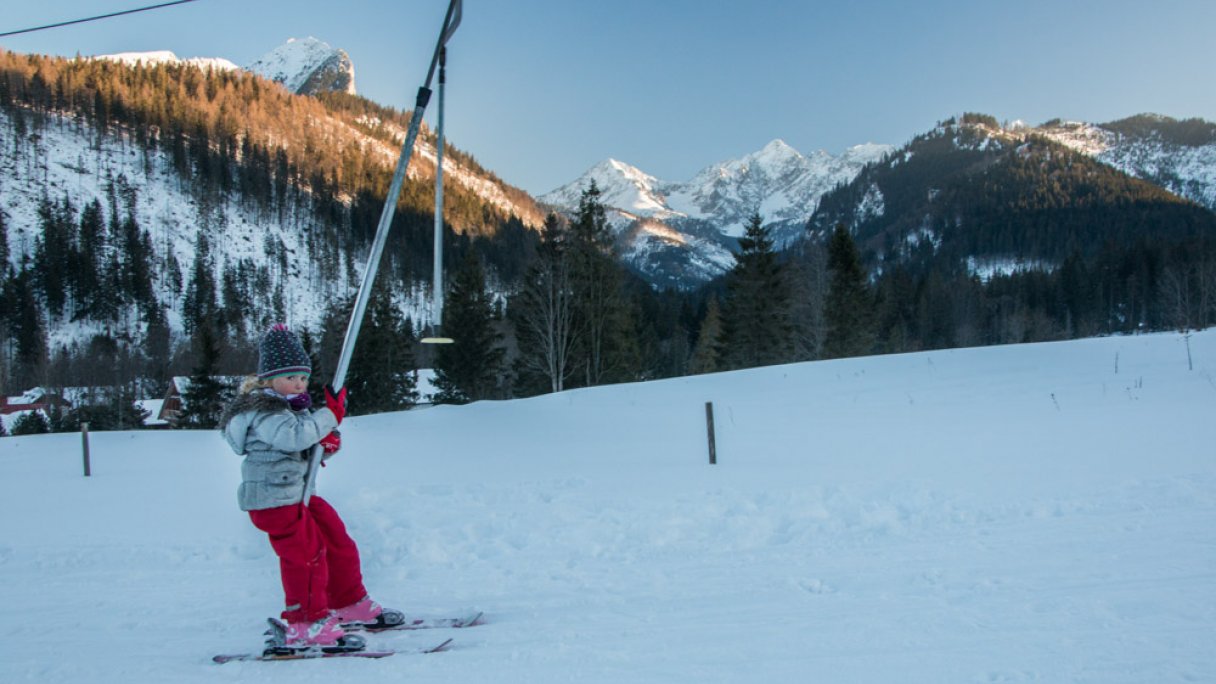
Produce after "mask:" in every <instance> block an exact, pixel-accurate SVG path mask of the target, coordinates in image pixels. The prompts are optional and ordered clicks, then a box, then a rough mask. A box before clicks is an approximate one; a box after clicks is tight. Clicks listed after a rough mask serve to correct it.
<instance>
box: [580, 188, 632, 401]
mask: <svg viewBox="0 0 1216 684" xmlns="http://www.w3.org/2000/svg"><path fill="white" fill-rule="evenodd" d="M600 194H601V193H600V190H599V187H598V186H597V185H596V184H595V181H591V184H590V185H589V186H588V187H587V189H586V190H584V191H583V194H582V197H581V198H580V199H579V209H578V214H577V215H576V216H575V219H574V223H573V224H572V226H571V230H570V238H571V240H570V256H571V263H572V266H573V269H572V274H573V284H574V304H575V316H576V318H575V320H576V321H577V326H578V331H579V333H578V334H579V338H580V340H581V344H580V345H579V347H578V358H577V360H576V364H577V365H578V366H579V367H580V368H581V374H582V377H581V380H582V382H583V384H585V385H587V386H593V385H600V384H603V383H605V382H616V381H622V380H627V379H632V377H631V375H632V371H633V370H634V369H633V368H631V367H630V360H631V359H630V358H629V354H628V352H629V350H630V348H631V344H633V343H635V342H636V341H635V340H631V339H629V336H630V334H631V333H632V330H631V329H630V328H631V325H630V323H631V321H630V320H629V308H628V302H627V300H626V298H625V297H624V295H623V293H622V291H621V290H622V284H621V283H622V275H621V267H620V266H619V265H618V264H617V262H616V259H615V256H614V254H613V250H614V245H613V237H612V232H611V230H610V226H609V225H608V218H607V213H606V212H605V209H604V205H603V203H602V201H601V200H600Z"/></svg>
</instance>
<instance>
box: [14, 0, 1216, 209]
mask: <svg viewBox="0 0 1216 684" xmlns="http://www.w3.org/2000/svg"><path fill="white" fill-rule="evenodd" d="M154 1H155V0H88V1H85V0H58V1H56V2H31V1H28V0H0V10H2V11H0V31H6V30H12V29H18V28H25V27H27V26H32V25H38V24H44V23H51V22H55V21H62V20H67V19H73V18H77V17H81V16H87V15H90V14H99V13H103V12H110V11H117V10H122V9H130V8H133V7H140V6H144V5H149V4H154ZM446 7H447V2H446V0H396V1H372V0H345V1H339V0H326V1H319V0H199V1H198V2H196V3H193V4H189V5H183V6H180V7H172V8H168V9H163V10H158V11H154V12H148V13H144V14H138V15H132V16H127V17H120V18H115V19H108V20H104V21H100V22H95V23H91V24H83V25H78V26H72V27H67V28H60V29H53V30H50V31H45V32H41V33H35V34H29V35H25V36H18V37H12V38H4V39H0V46H2V47H5V48H7V49H9V50H14V51H17V52H38V53H44V54H56V55H67V56H71V55H74V54H76V53H80V54H82V55H93V54H104V53H108V52H124V51H142V50H172V51H174V52H176V53H177V54H178V55H179V56H181V57H225V58H227V59H230V60H232V61H233V62H236V63H237V64H242V65H243V64H248V63H249V62H251V61H253V60H255V59H257V58H258V57H259V56H261V55H262V54H264V53H266V52H268V51H270V50H272V49H273V48H275V47H276V46H278V45H279V44H281V43H283V42H285V41H286V40H287V39H288V38H291V37H301V38H302V37H307V36H315V37H316V38H319V39H321V40H324V41H326V42H328V43H330V44H331V45H333V46H335V47H339V48H342V49H344V50H346V51H347V52H348V53H350V55H351V58H352V60H353V61H354V64H355V72H356V73H355V78H356V84H357V86H358V88H359V92H360V93H361V94H362V95H364V96H366V97H369V98H371V99H372V100H375V101H377V102H380V103H383V104H387V105H391V106H395V107H398V108H402V109H409V108H411V107H412V102H413V96H414V92H415V91H416V90H417V87H418V86H419V85H420V83H421V81H422V79H423V78H424V77H425V75H426V73H425V72H426V67H427V66H428V64H429V60H430V55H431V51H432V49H433V46H434V41H435V38H436V35H437V33H438V30H439V26H440V24H441V22H442V20H443V12H444V11H445V9H446ZM1214 28H1216V1H1213V0H1155V1H1154V2H1146V1H1144V0H1104V1H1099V0H1050V1H1049V0H1023V1H1022V2H1012V1H1010V0H1003V1H1000V2H997V1H991V2H990V1H987V0H931V1H926V2H909V1H907V0H855V1H851V2H820V1H818V0H787V1H785V2H780V1H777V0H741V1H738V2H735V1H728V0H669V1H664V0H599V1H598V2H591V1H588V0H565V1H558V0H465V3H464V23H463V24H462V25H461V28H460V30H459V31H458V32H457V34H456V36H455V37H454V38H453V40H452V42H451V44H450V56H449V88H448V111H447V124H448V134H449V139H450V140H451V141H452V142H453V143H454V144H456V145H457V146H458V147H460V148H462V149H464V150H466V151H468V152H470V153H472V154H473V155H474V156H476V157H477V158H478V160H479V161H481V162H482V163H483V164H484V165H485V166H487V167H488V168H490V169H491V170H493V171H495V172H496V173H498V174H499V175H500V176H501V177H502V178H503V179H504V180H506V181H507V182H509V183H512V184H515V185H519V186H521V187H523V188H524V189H526V190H528V191H530V192H533V193H542V192H546V191H548V190H551V189H553V188H555V187H556V186H558V185H561V184H563V183H566V182H568V181H570V180H573V179H574V178H576V177H577V176H578V175H580V174H581V173H582V172H583V171H585V170H586V169H587V168H588V167H590V166H592V165H593V164H595V163H597V162H599V161H601V160H603V159H605V158H607V157H615V158H617V159H620V160H622V161H625V162H628V163H631V164H634V165H635V166H638V167H640V168H642V169H643V170H645V171H647V172H649V173H652V174H654V175H656V176H659V177H660V178H664V179H667V180H686V179H688V178H690V177H691V176H692V175H693V174H694V173H695V172H696V171H698V170H699V169H701V168H702V167H704V166H706V165H709V164H712V163H714V162H717V161H721V160H724V159H730V158H734V157H738V156H741V155H743V154H746V153H748V152H751V151H754V150H757V149H759V148H760V147H762V146H763V145H764V144H765V143H767V142H768V141H769V140H772V139H773V138H782V139H784V140H785V141H786V142H788V143H789V144H791V145H793V146H794V147H795V148H797V149H799V150H801V151H803V152H811V151H813V150H816V149H825V150H827V151H828V152H831V153H833V154H838V153H839V152H841V151H842V150H844V149H845V148H847V147H849V146H851V145H856V144H859V143H864V142H879V143H891V144H902V143H904V142H906V141H908V140H909V139H910V138H912V137H913V136H914V135H917V134H919V133H921V132H924V131H925V130H927V129H929V128H930V127H932V126H933V125H934V124H935V123H936V122H937V121H939V120H941V119H944V118H947V117H949V116H951V115H953V114H955V113H958V112H962V111H977V112H984V113H988V114H992V115H994V116H996V117H997V118H998V119H1002V120H1013V119H1023V120H1025V121H1027V122H1028V123H1031V124H1037V123H1041V122H1043V121H1046V120H1048V119H1051V118H1055V117H1061V118H1066V119H1081V120H1086V121H1093V122H1105V121H1111V120H1114V119H1119V118H1123V117H1125V116H1130V115H1132V114H1137V113H1140V112H1157V113H1161V114H1166V115H1169V116H1173V117H1177V118H1187V117H1195V116H1197V117H1202V118H1205V119H1208V120H1216V69H1214V65H1216V47H1213V46H1216V40H1214V39H1213V38H1212V31H1213V29H1214ZM433 109H434V106H433V105H432V108H431V111H430V113H429V114H428V116H429V117H430V116H433Z"/></svg>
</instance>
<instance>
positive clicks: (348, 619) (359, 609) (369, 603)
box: [334, 596, 405, 632]
mask: <svg viewBox="0 0 1216 684" xmlns="http://www.w3.org/2000/svg"><path fill="white" fill-rule="evenodd" d="M334 615H335V616H337V618H338V623H339V624H341V625H342V627H344V628H347V629H362V630H367V631H369V632H375V631H379V630H382V629H393V628H394V627H400V626H401V625H402V624H404V623H405V614H404V613H402V612H401V611H398V610H385V609H384V608H381V607H380V604H379V603H376V602H375V601H373V600H372V599H371V597H370V596H364V597H363V598H362V599H359V600H358V601H356V602H355V603H352V604H350V605H349V606H346V607H345V608H339V609H337V610H335V611H334Z"/></svg>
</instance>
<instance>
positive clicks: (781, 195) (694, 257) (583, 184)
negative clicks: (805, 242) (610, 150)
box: [539, 115, 1216, 288]
mask: <svg viewBox="0 0 1216 684" xmlns="http://www.w3.org/2000/svg"><path fill="white" fill-rule="evenodd" d="M964 119H968V117H958V119H951V120H950V121H953V122H955V123H956V124H957V126H956V125H954V124H944V125H942V126H939V127H938V128H937V129H935V130H934V131H931V132H930V133H928V134H926V135H923V136H918V137H917V138H915V139H914V140H912V141H910V142H909V143H907V144H905V145H903V146H901V147H898V148H897V147H895V146H892V145H880V144H873V143H867V144H865V145H858V146H856V147H853V148H850V149H848V150H846V151H845V152H844V153H842V154H841V155H839V156H833V155H831V154H829V153H827V152H825V151H822V150H820V151H817V152H815V153H813V154H811V155H802V154H801V153H799V152H798V151H797V150H795V149H793V148H792V147H790V146H789V145H787V144H786V143H785V142H783V141H781V140H774V141H772V142H770V143H769V144H768V145H766V146H765V147H764V148H763V149H761V150H759V151H757V152H754V153H752V154H749V155H746V156H744V157H742V158H740V159H735V160H730V161H725V162H721V163H718V164H714V165H712V166H709V167H707V168H705V169H704V170H702V171H701V172H699V173H697V174H696V175H695V176H694V177H693V178H692V179H690V180H688V181H685V182H669V181H663V180H660V179H658V178H656V177H654V176H652V175H650V174H648V173H646V172H645V171H643V170H641V169H638V168H637V167H634V166H631V165H629V164H627V163H624V162H621V161H618V160H615V159H608V160H605V161H603V162H601V163H599V164H597V165H595V166H594V167H592V168H591V169H589V170H588V171H587V172H586V173H584V174H583V175H582V176H581V177H579V178H578V179H576V180H575V181H573V182H571V183H568V184H566V185H563V186H562V187H560V188H557V189H556V190H553V191H551V192H549V193H546V194H544V195H541V196H540V198H539V199H540V200H541V201H543V202H545V203H547V204H550V205H552V206H554V207H557V208H559V209H560V210H562V211H564V212H566V213H573V212H574V211H575V210H576V209H577V207H578V201H579V198H580V196H581V193H582V191H583V190H584V189H586V188H587V187H589V185H590V183H591V182H592V181H594V182H595V184H596V186H597V187H598V188H599V190H600V192H601V193H602V194H601V199H602V201H603V202H604V203H605V204H606V205H607V206H608V207H609V216H610V219H611V221H612V224H613V226H614V227H615V229H616V231H617V235H618V243H619V245H620V248H621V254H622V258H623V259H624V260H625V262H626V263H628V264H629V265H630V266H631V267H632V268H633V269H635V270H636V271H638V272H639V273H640V274H641V275H642V276H643V277H644V278H646V279H647V280H648V281H649V282H651V283H652V284H654V285H657V286H674V287H678V288H691V287H696V286H698V285H700V284H702V283H704V282H706V281H707V280H710V279H712V278H714V277H717V276H719V275H721V274H722V273H724V272H725V271H726V270H728V269H729V268H730V267H731V266H732V265H733V263H734V259H733V256H732V255H733V252H734V250H735V249H736V239H737V238H738V237H739V236H740V235H741V234H742V231H743V227H744V225H745V224H746V222H747V220H748V218H749V217H750V216H751V215H752V214H753V213H758V214H759V215H760V217H761V219H762V220H763V222H764V223H765V224H766V226H768V227H769V229H770V230H771V233H772V235H773V237H774V238H775V240H776V242H777V244H778V245H787V244H789V243H790V242H791V241H793V240H796V239H798V238H800V237H802V236H804V235H806V234H807V227H808V226H818V228H819V229H820V231H821V234H822V232H823V231H824V230H826V229H827V228H828V227H830V226H831V225H834V224H835V223H838V222H842V223H845V224H846V225H849V226H851V227H852V228H854V229H855V230H858V229H860V230H861V232H862V234H865V232H866V231H865V226H867V225H871V224H873V223H874V222H875V221H879V220H881V219H882V218H883V217H884V216H887V217H888V218H889V216H890V215H891V213H892V212H894V213H895V214H896V215H900V216H903V217H904V218H907V217H908V216H910V215H912V214H916V215H917V216H921V217H922V218H923V217H924V216H925V215H926V214H917V213H916V212H917V211H921V209H923V208H921V209H915V210H914V209H913V208H912V207H911V206H910V205H908V206H899V207H894V208H892V207H888V201H887V198H888V197H889V196H901V195H905V194H907V193H908V192H909V191H910V186H915V185H917V184H918V183H919V182H920V181H919V180H918V181H911V180H909V178H910V177H909V176H908V175H901V174H892V173H884V171H883V170H882V169H880V167H882V166H883V165H884V164H885V165H887V166H888V167H889V169H887V170H888V171H889V170H890V169H893V168H896V167H898V166H899V165H900V164H902V163H905V162H907V161H909V160H911V159H912V158H913V157H914V156H916V155H917V154H924V153H925V152H926V150H927V149H928V148H929V147H932V145H928V143H927V141H928V140H931V139H939V138H949V139H950V141H951V144H950V145H949V149H941V148H937V149H935V150H934V153H933V156H934V158H939V159H947V158H954V159H955V161H957V160H958V159H959V158H961V157H962V156H967V155H970V154H972V153H977V152H979V153H988V154H987V155H984V154H981V156H985V157H986V158H987V157H991V156H992V155H993V154H995V153H997V152H998V151H1000V150H1002V149H1013V148H1014V147H1016V146H1018V145H1021V144H1025V143H1027V142H1028V141H1031V140H1043V141H1048V142H1049V143H1052V144H1055V145H1059V146H1060V147H1061V148H1062V149H1064V150H1071V151H1074V152H1076V153H1078V154H1080V155H1082V156H1084V157H1086V158H1089V159H1092V160H1093V161H1094V162H1096V163H1100V164H1101V165H1102V166H1103V167H1106V168H1109V169H1113V170H1114V171H1116V172H1118V173H1120V174H1125V175H1126V176H1128V177H1130V178H1135V179H1140V180H1143V181H1145V182H1147V183H1151V184H1153V185H1155V186H1158V187H1161V188H1164V189H1165V190H1168V191H1169V192H1170V193H1173V194H1175V195H1177V196H1179V197H1183V198H1186V199H1188V200H1191V201H1192V202H1195V203H1196V204H1198V205H1200V206H1203V207H1205V208H1207V209H1208V210H1216V125H1214V124H1210V123H1207V122H1204V121H1201V120H1185V121H1177V120H1174V119H1171V118H1169V117H1165V116H1160V115H1140V116H1136V117H1131V118H1129V119H1124V120H1121V121H1116V122H1111V123H1107V124H1090V123H1084V122H1065V121H1059V120H1054V121H1049V122H1047V123H1045V124H1043V125H1041V126H1037V127H1031V126H1027V125H1026V124H1024V123H1022V122H1013V123H1011V124H1008V125H1001V124H999V123H998V122H997V121H996V120H995V119H994V118H992V117H988V116H982V115H972V116H971V117H970V118H969V119H968V120H966V121H964ZM949 164H950V162H947V166H948V165H949ZM981 166H982V163H981ZM968 178H971V179H974V178H975V177H974V176H970V175H966V174H964V175H963V176H961V177H960V178H958V179H955V181H959V182H961V181H962V180H963V179H968ZM879 179H880V180H879ZM837 189H839V191H840V195H841V196H847V197H849V198H850V199H849V200H848V201H847V206H845V207H841V206H840V204H841V201H840V200H839V199H838V200H837V201H834V202H833V206H832V208H831V209H830V210H826V211H823V212H820V211H819V209H820V203H821V200H822V199H823V198H824V196H825V195H827V194H829V193H830V192H832V191H834V190H837ZM922 191H923V193H924V194H925V196H926V197H927V196H928V195H930V194H934V193H940V188H932V187H927V186H926V187H924V188H920V189H918V190H917V191H916V192H922ZM935 196H936V195H935ZM901 212H903V213H901ZM908 212H911V214H909V213H908ZM931 233H932V231H931V230H929V229H925V230H923V231H920V232H918V231H916V230H913V231H911V235H912V236H911V237H905V243H906V242H907V241H908V240H911V241H912V242H913V243H915V242H916V241H917V240H918V239H919V238H918V237H916V236H917V235H928V234H931ZM968 256H969V257H972V258H973V262H974V263H977V264H991V263H993V262H994V260H996V261H998V262H1001V263H1004V264H1005V266H1006V267H1007V268H1012V267H1014V266H1012V264H1016V263H1022V264H1023V265H1024V264H1025V263H1031V262H1033V260H1031V261H1030V262H1028V261H1024V259H1025V258H1027V257H1025V256H1024V255H999V256H994V255H987V256H985V257H983V258H978V257H977V255H968ZM1019 259H1023V261H1021V262H1019ZM1034 263H1040V262H1034ZM977 268H980V267H977Z"/></svg>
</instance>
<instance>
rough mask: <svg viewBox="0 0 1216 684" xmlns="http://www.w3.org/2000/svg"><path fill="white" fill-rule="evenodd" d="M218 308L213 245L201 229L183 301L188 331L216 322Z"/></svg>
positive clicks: (183, 319) (184, 322) (184, 320)
mask: <svg viewBox="0 0 1216 684" xmlns="http://www.w3.org/2000/svg"><path fill="white" fill-rule="evenodd" d="M218 308H219V305H218V303H217V302H216V288H215V274H214V271H213V270H212V263H211V245H210V242H209V241H208V240H207V235H206V233H204V232H203V231H202V230H199V232H198V240H197V242H196V244H195V249H194V265H193V267H192V268H191V269H190V283H189V284H188V285H187V286H186V299H185V301H184V302H183V303H182V323H183V325H184V327H185V329H186V332H187V333H191V332H193V331H194V330H195V328H196V327H198V326H200V325H202V324H203V322H214V319H215V315H216V313H217V309H218ZM213 332H214V331H213Z"/></svg>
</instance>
